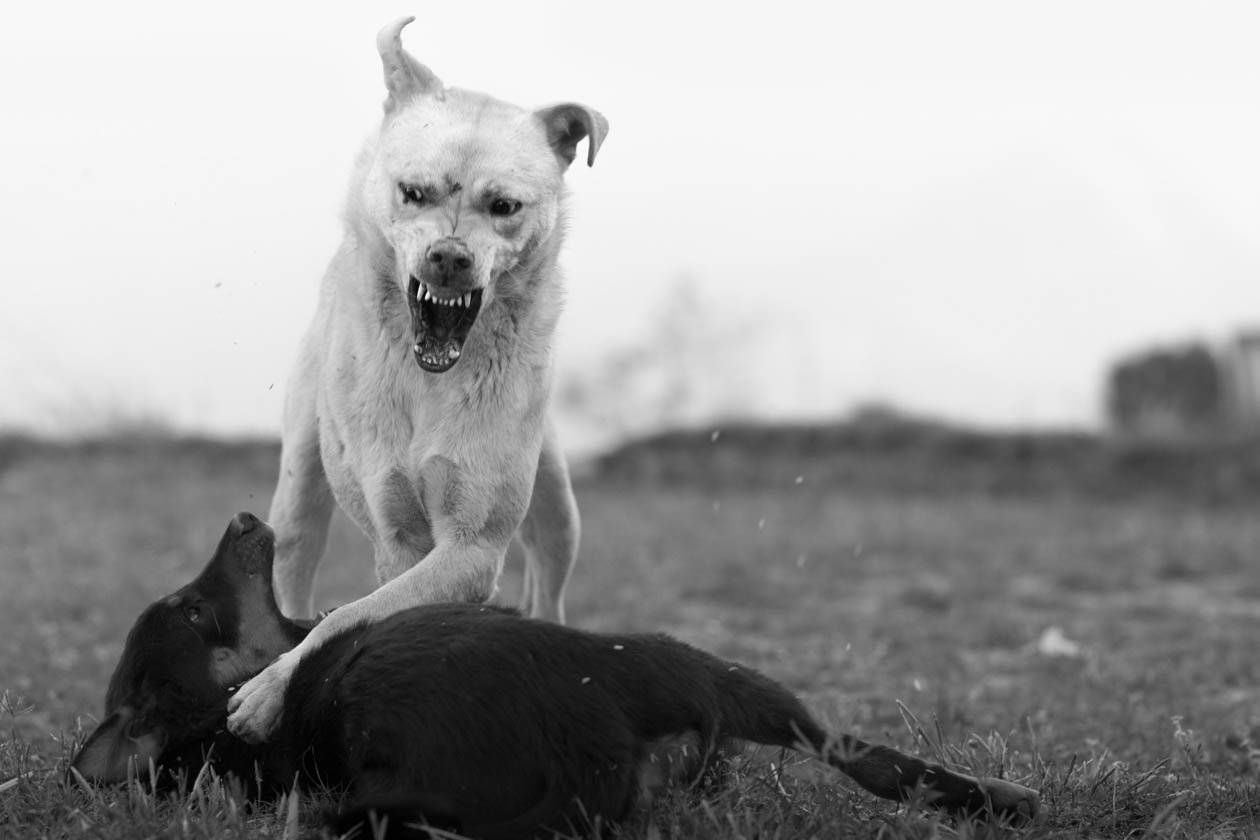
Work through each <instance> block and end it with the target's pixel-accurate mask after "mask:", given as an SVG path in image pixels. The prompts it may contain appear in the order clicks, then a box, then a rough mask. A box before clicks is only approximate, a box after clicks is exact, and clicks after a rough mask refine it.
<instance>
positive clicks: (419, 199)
mask: <svg viewBox="0 0 1260 840" xmlns="http://www.w3.org/2000/svg"><path fill="white" fill-rule="evenodd" d="M398 191H399V192H400V193H402V197H403V201H404V202H405V203H407V204H423V203H424V193H423V192H421V191H420V188H419V187H413V186H411V185H410V184H399V185H398Z"/></svg>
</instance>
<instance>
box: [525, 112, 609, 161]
mask: <svg viewBox="0 0 1260 840" xmlns="http://www.w3.org/2000/svg"><path fill="white" fill-rule="evenodd" d="M534 116H536V117H537V118H538V119H540V120H542V124H543V126H544V127H545V128H546V129H547V142H548V143H550V144H551V148H552V149H553V150H554V151H555V153H556V157H558V158H560V161H561V163H562V164H563V165H564V166H565V167H566V168H567V167H568V166H569V164H571V163H573V159H574V158H575V157H577V144H578V141H579V140H581V139H582V138H583V137H585V138H587V140H586V165H587V166H594V165H595V153H596V152H598V151H599V147H600V145H601V144H602V143H603V142H604V138H605V137H606V136H607V135H608V120H606V119H604V115H603V114H601V113H600V112H599V111H596V110H595V109H594V108H587V107H586V106H585V105H578V104H577V103H574V102H565V103H564V104H562V105H550V106H548V107H546V108H539V109H538V110H537V111H535V112H534Z"/></svg>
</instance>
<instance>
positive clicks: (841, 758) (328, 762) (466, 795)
mask: <svg viewBox="0 0 1260 840" xmlns="http://www.w3.org/2000/svg"><path fill="white" fill-rule="evenodd" d="M234 531H235V532H236V533H234ZM259 534H263V537H260V536H259ZM264 537H265V540H264ZM259 540H263V541H264V542H266V544H267V546H269V544H270V543H269V540H270V532H269V529H266V528H265V526H260V525H259V524H258V523H257V521H256V520H253V519H252V517H250V518H249V519H248V520H246V519H243V518H242V517H238V518H237V520H235V521H234V523H233V526H232V527H231V528H229V532H228V535H226V536H225V538H224V542H223V544H221V545H220V551H219V554H217V555H216V557H215V559H214V560H213V561H211V564H210V567H208V568H207V570H206V572H204V573H203V574H202V576H201V577H200V578H198V580H197V581H195V582H194V583H193V584H191V585H190V586H189V587H185V589H183V590H180V592H178V593H176V594H175V595H173V596H170V597H169V598H167V599H164V600H163V601H159V602H158V603H157V604H155V605H153V606H152V607H150V608H149V610H148V611H146V613H145V614H144V615H142V616H141V619H140V620H139V622H138V623H137V625H136V628H135V629H133V631H132V633H131V635H130V636H129V637H128V640H127V650H126V651H125V652H124V656H123V661H122V662H121V663H120V665H119V668H118V670H117V671H116V672H115V675H114V679H113V680H112V681H111V685H110V692H109V696H108V697H107V702H106V705H107V711H108V712H109V713H110V714H109V717H107V719H106V720H105V721H104V722H103V723H102V724H101V726H100V727H99V728H98V730H97V732H95V733H93V735H92V737H91V738H89V740H88V741H87V743H86V744H85V745H84V746H83V748H82V750H81V751H80V753H79V755H78V756H76V758H75V762H74V766H75V767H76V768H78V769H79V770H80V771H82V772H83V773H84V774H85V775H88V776H89V777H93V778H96V779H102V780H109V779H111V778H118V777H119V776H120V772H119V769H120V767H121V768H122V773H121V775H122V776H123V777H125V766H126V761H127V760H129V759H130V758H131V757H132V756H138V757H139V758H141V759H142V760H147V759H148V758H150V757H152V758H154V759H155V760H157V761H159V762H160V763H162V764H163V765H166V766H168V767H171V768H179V767H181V766H184V767H187V768H188V769H189V770H190V771H191V772H194V773H195V772H196V770H197V769H198V768H199V766H200V764H201V763H202V761H203V758H202V757H203V755H204V754H205V753H206V752H207V750H208V748H209V747H210V745H211V744H213V745H214V748H213V750H210V753H211V756H212V760H213V761H214V762H215V763H216V766H217V767H218V769H219V770H220V771H221V772H230V773H233V774H235V775H238V776H240V777H241V779H242V780H243V781H246V782H247V783H248V782H250V781H252V780H253V779H254V778H255V763H257V766H258V767H259V768H260V773H259V775H260V776H261V781H262V782H263V785H264V787H270V788H285V787H287V786H289V785H291V784H292V782H293V780H294V778H295V774H296V775H297V776H298V777H300V778H302V779H305V783H306V784H307V785H308V786H309V785H312V784H317V785H324V786H330V787H344V788H347V789H348V790H349V791H350V792H351V796H352V799H353V801H354V802H355V803H356V806H355V807H353V808H351V809H350V812H351V814H354V813H361V812H362V811H363V810H365V809H368V808H377V809H378V810H385V811H387V812H389V813H390V814H391V816H392V819H393V824H394V825H395V827H397V825H398V823H399V822H400V821H402V820H404V819H407V820H412V821H416V822H420V821H423V822H427V823H429V824H431V825H436V826H441V827H444V828H451V829H454V830H458V831H461V832H464V833H467V834H471V835H473V836H480V837H504V838H506V837H520V836H532V835H534V834H537V833H539V832H545V831H546V830H547V829H552V830H577V831H581V830H583V829H584V828H586V827H588V826H589V825H590V823H591V821H592V820H593V819H595V818H596V817H600V818H603V819H606V820H607V819H612V820H615V819H618V818H621V817H623V816H625V814H626V813H627V811H629V809H630V808H631V807H632V806H633V805H634V803H635V801H636V800H637V798H638V796H639V794H640V791H641V786H642V785H641V780H642V775H641V774H642V772H643V770H644V766H645V762H648V761H649V749H650V747H651V746H652V745H653V744H654V743H655V742H657V741H659V740H661V739H665V738H671V737H676V736H688V735H690V736H693V737H695V738H698V740H699V745H700V752H701V754H702V755H704V754H707V752H708V751H709V749H710V748H712V747H714V746H715V745H717V744H719V743H721V742H722V741H724V740H726V739H730V738H734V739H741V740H748V741H754V742H757V743H762V744H772V745H776V746H782V747H795V748H801V747H802V746H803V747H804V748H806V749H808V750H810V751H811V752H813V753H815V754H817V755H819V756H821V757H823V758H824V759H825V760H826V761H827V762H828V763H830V764H832V765H833V766H835V767H837V768H839V769H840V770H842V771H844V772H845V773H847V774H849V775H850V776H851V777H853V778H854V780H856V781H857V782H858V783H859V784H860V785H862V786H863V787H864V788H866V789H867V790H869V791H871V792H872V793H874V794H876V795H878V796H882V797H886V798H891V799H897V800H905V799H908V798H909V797H910V796H912V795H913V794H914V793H915V791H916V790H918V789H920V788H927V789H930V792H929V796H930V797H932V798H934V800H935V803H936V804H937V805H939V806H942V807H945V808H949V809H952V810H965V811H982V810H987V809H992V810H995V811H997V812H999V813H1008V814H1012V815H1014V814H1018V815H1024V816H1027V815H1029V814H1031V813H1032V812H1034V811H1035V810H1036V794H1035V792H1033V791H1030V790H1028V789H1026V788H1023V787H1020V786H1018V785H1013V784H1011V783H1008V782H1003V781H1000V780H993V779H988V780H983V781H981V780H977V779H974V778H971V777H968V776H963V775H960V774H957V773H954V772H951V771H948V770H946V769H944V768H942V767H939V766H937V765H931V764H927V763H925V762H923V761H921V760H919V759H917V758H913V757H910V756H906V755H903V754H901V753H898V752H896V751H895V750H891V749H889V748H887V747H879V746H871V745H868V744H864V743H862V742H861V741H858V740H857V739H854V738H850V737H847V736H842V737H839V738H835V739H833V738H830V737H829V736H828V735H827V734H826V733H825V732H824V731H823V729H822V728H821V727H820V726H819V725H818V724H817V722H816V721H815V720H814V719H813V717H812V716H811V715H810V714H809V713H808V712H807V711H806V710H805V708H804V707H803V706H802V705H801V704H800V702H799V701H797V700H796V699H795V698H794V697H793V696H792V695H791V694H790V693H789V692H788V691H787V690H786V689H784V688H783V687H782V686H780V685H779V684H777V683H775V682H773V681H772V680H770V679H768V678H766V677H764V676H762V675H761V674H758V673H757V672H755V671H752V670H750V669H747V668H744V667H743V666H739V665H735V664H733V663H731V662H727V661H724V660H721V659H718V658H717V657H714V656H711V655H709V654H706V653H704V652H702V651H699V650H696V649H695V648H692V647H689V646H688V645H685V644H683V643H682V642H679V641H677V640H675V639H672V638H670V637H668V636H663V635H612V634H595V633H588V632H583V631H580V630H574V629H570V628H566V627H562V626H558V625H555V624H550V623H546V622H541V621H534V620H530V619H526V618H522V617H520V616H519V615H517V614H516V613H514V612H511V611H506V610H501V609H497V608H493V607H484V606H477V605H462V604H444V605H435V606H426V607H416V608H413V609H410V610H407V611H404V612H401V613H398V614H395V615H393V616H391V617H389V618H387V619H385V620H384V621H381V622H379V623H376V624H373V625H370V626H366V627H360V628H356V629H352V630H350V631H347V632H344V633H342V634H341V635H339V636H337V637H335V638H333V639H332V640H330V641H329V642H328V643H327V644H325V645H323V646H322V647H320V648H319V649H317V650H316V651H314V652H313V653H312V654H310V655H309V656H307V657H306V658H305V659H303V660H302V661H301V664H300V665H299V667H298V669H297V671H296V672H295V674H294V677H293V680H292V682H291V684H290V685H289V687H288V690H287V692H286V695H285V704H284V714H283V719H282V722H281V725H280V729H279V731H278V732H277V734H276V736H275V737H274V738H273V740H272V741H271V742H269V743H267V744H265V745H262V746H259V747H251V746H249V745H246V744H244V743H243V742H241V741H239V740H237V739H235V738H234V737H233V736H231V735H230V734H229V733H227V732H226V731H225V730H224V726H223V723H224V719H225V717H226V699H227V695H228V693H229V691H230V685H231V683H226V682H223V680H224V679H227V678H229V677H232V678H233V679H234V681H239V678H237V675H234V674H231V673H228V672H230V671H231V669H230V668H224V667H223V664H222V663H223V662H225V661H228V660H232V657H233V656H236V657H238V658H239V657H240V656H241V655H242V652H244V653H247V654H251V655H255V654H256V655H257V656H258V657H261V656H265V655H267V654H268V653H270V652H271V651H269V650H265V649H261V648H258V649H254V648H251V647H250V642H251V641H254V640H257V639H259V638H264V639H270V640H271V642H270V643H271V644H273V645H280V646H284V645H287V646H289V647H291V646H292V645H293V644H295V643H296V641H297V640H300V638H301V637H302V635H303V634H304V632H305V631H304V629H303V628H302V627H300V626H298V625H296V624H293V623H292V622H288V621H287V620H286V619H284V618H283V617H281V616H280V614H279V612H278V610H276V608H275V605H274V601H272V600H270V583H269V579H267V578H266V577H264V576H263V571H264V570H263V569H261V568H258V569H256V570H254V571H251V572H248V573H245V572H240V573H236V572H235V571H234V570H233V569H232V568H231V567H233V566H240V564H239V563H237V562H236V561H234V559H233V555H234V554H239V553H241V552H240V551H238V550H237V549H238V546H239V545H240V544H241V543H250V542H251V541H252V542H258V541H259ZM264 547H265V546H264ZM254 550H255V551H256V549H254ZM245 553H246V554H249V553H250V552H245ZM264 554H265V556H266V557H267V558H269V557H270V553H269V551H267V552H264ZM249 565H250V564H246V566H249ZM263 565H265V566H266V569H265V571H266V572H269V571H270V568H269V563H264V564H263ZM211 589H214V590H217V591H210V590H211ZM225 599H226V600H225ZM229 602H230V603H229ZM190 605H194V607H193V609H194V613H195V615H194V617H195V618H196V619H198V620H199V621H200V620H201V619H203V618H204V617H205V615H204V610H205V609H207V608H208V609H210V610H211V611H212V613H213V617H214V618H216V619H218V620H219V621H218V622H216V623H208V622H207V623H205V627H207V628H209V627H212V626H213V627H215V630H214V631H212V632H210V634H209V635H207V633H204V632H200V631H201V630H202V629H203V628H201V627H197V628H196V629H198V631H199V632H198V634H196V638H197V639H198V640H199V642H200V644H199V645H194V644H192V643H191V641H190V639H192V638H193V636H194V634H191V633H187V632H184V633H182V634H181V633H172V632H170V623H171V621H172V620H174V619H172V618H171V615H172V614H175V613H178V614H180V615H183V616H185V618H187V616H188V615H189V613H188V610H189V609H190ZM195 605H200V606H195ZM260 608H266V609H260ZM233 616H234V617H235V618H236V621H237V625H238V626H237V627H235V628H233V627H227V628H225V627H224V626H223V624H222V621H221V620H222V619H223V618H226V617H233ZM146 628H150V629H146ZM158 630H160V631H161V633H158V632H157V631H158ZM216 633H217V634H218V635H215V634H216ZM225 649H228V650H230V651H231V653H224V652H223V651H224V650H225ZM138 651H139V652H142V653H138ZM172 656H175V657H176V658H178V659H179V661H181V662H183V663H184V665H182V666H180V667H179V669H178V674H176V675H174V676H172V675H171V674H167V673H166V672H165V671H166V670H170V669H165V670H164V668H165V666H162V665H161V664H160V663H161V662H163V661H168V660H169V659H170V657H172ZM246 658H248V657H246ZM233 662H235V660H233ZM218 672H223V673H218ZM207 673H216V674H217V676H215V677H213V678H211V679H205V678H204V675H205V674H207ZM240 676H241V677H243V676H245V675H240ZM263 792H264V793H265V792H266V791H263Z"/></svg>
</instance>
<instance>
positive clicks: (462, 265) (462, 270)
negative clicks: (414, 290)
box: [420, 236, 473, 286]
mask: <svg viewBox="0 0 1260 840" xmlns="http://www.w3.org/2000/svg"><path fill="white" fill-rule="evenodd" d="M472 267H473V255H472V251H470V250H468V246H467V245H465V244H464V241H463V240H462V239H456V238H455V237H451V236H448V237H447V238H445V239H439V240H438V241H437V242H434V243H433V244H432V245H430V246H429V250H427V251H425V253H424V264H423V265H422V266H421V267H420V279H421V280H423V281H424V282H425V285H430V286H466V285H467V284H468V280H469V275H470V274H471V272H472Z"/></svg>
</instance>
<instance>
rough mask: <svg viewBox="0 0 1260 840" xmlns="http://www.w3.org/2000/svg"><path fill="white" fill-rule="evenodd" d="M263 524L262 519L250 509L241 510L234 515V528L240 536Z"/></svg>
mask: <svg viewBox="0 0 1260 840" xmlns="http://www.w3.org/2000/svg"><path fill="white" fill-rule="evenodd" d="M261 524H262V520H261V519H259V518H258V517H257V516H254V514H252V513H250V512H249V511H241V512H240V513H238V514H236V516H234V517H232V530H233V531H234V532H235V533H236V534H237V536H240V535H242V534H248V533H249V532H250V531H252V530H254V529H255V528H257V527H258V526H259V525H261Z"/></svg>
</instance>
